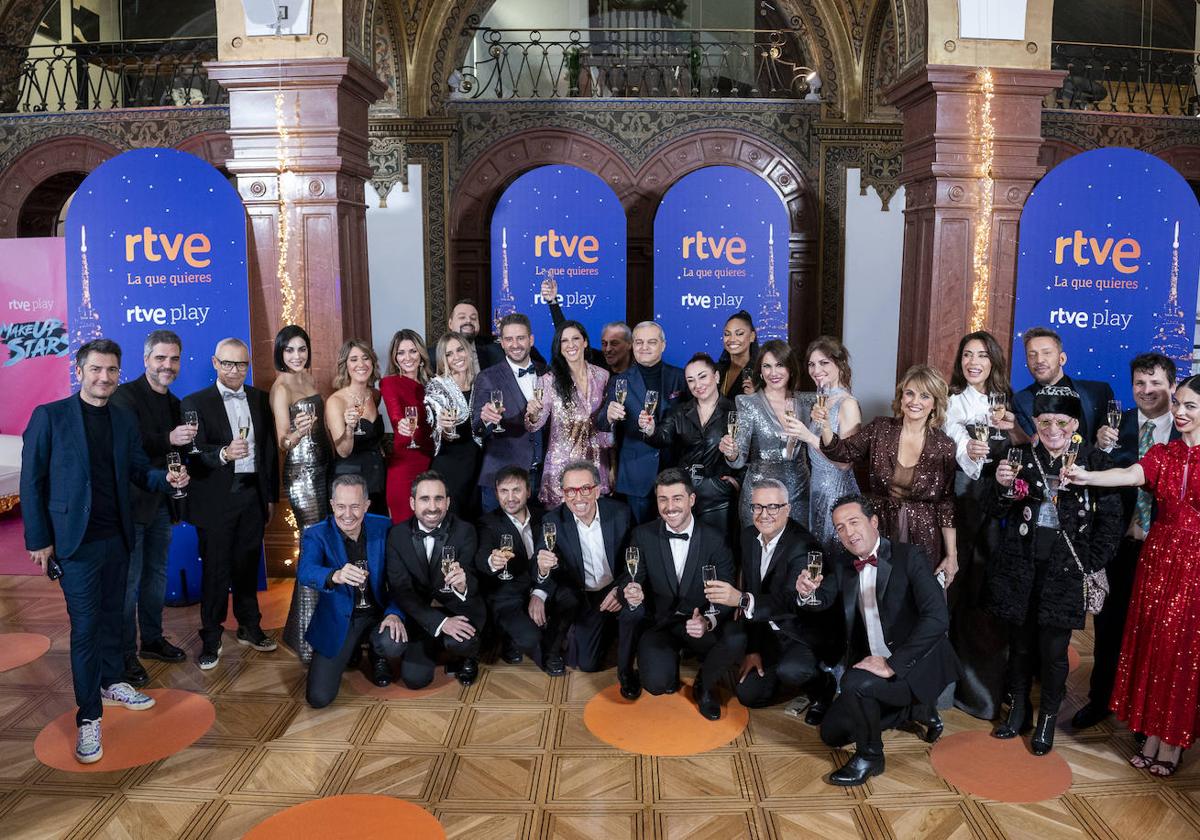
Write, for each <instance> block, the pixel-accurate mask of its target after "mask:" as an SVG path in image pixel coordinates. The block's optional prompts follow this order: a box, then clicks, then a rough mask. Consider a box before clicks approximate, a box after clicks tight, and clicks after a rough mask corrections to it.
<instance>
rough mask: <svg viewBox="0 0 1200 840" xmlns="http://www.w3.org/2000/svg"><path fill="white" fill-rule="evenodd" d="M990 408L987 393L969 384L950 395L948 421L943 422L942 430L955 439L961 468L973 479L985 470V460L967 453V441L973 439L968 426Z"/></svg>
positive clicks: (947, 409) (955, 451)
mask: <svg viewBox="0 0 1200 840" xmlns="http://www.w3.org/2000/svg"><path fill="white" fill-rule="evenodd" d="M989 408H990V406H989V404H988V396H987V394H981V393H980V392H979V391H976V390H975V389H974V388H972V387H971V386H970V385H968V386H967V387H966V388H965V389H964V390H963V391H962V393H959V394H954V395H952V396H951V397H950V402H949V404H948V405H947V407H946V421H945V423H943V424H942V431H943V432H945V433H946V434H948V435H949V436H950V439H951V440H952V441H954V457H955V459H956V460H957V461H958V466H959V469H961V470H962V471H963V472H964V473H966V475H967V478H969V479H971V480H972V481H974V480H975V479H977V478H979V475H980V473H982V472H983V461H973V460H971V457H970V456H969V455H967V441H969V440H971V433H970V432H969V431H967V426H968V425H974V424H975V420H976V418H978V417H979V416H980V415H984V414H987V413H988V410H989Z"/></svg>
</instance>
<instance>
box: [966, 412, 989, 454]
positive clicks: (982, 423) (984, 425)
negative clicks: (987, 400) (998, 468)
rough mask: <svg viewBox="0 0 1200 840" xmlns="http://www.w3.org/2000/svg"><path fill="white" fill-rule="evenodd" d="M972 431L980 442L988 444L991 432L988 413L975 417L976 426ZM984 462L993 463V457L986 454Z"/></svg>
mask: <svg viewBox="0 0 1200 840" xmlns="http://www.w3.org/2000/svg"><path fill="white" fill-rule="evenodd" d="M971 432H972V434H974V436H975V440H977V441H979V442H980V443H984V444H986V443H987V442H988V435H989V434H990V427H989V426H988V415H986V414H981V415H979V416H978V417H976V418H975V426H974V428H972V430H971ZM983 463H985V464H990V463H992V459H991V458H988V457H987V456H984V459H983Z"/></svg>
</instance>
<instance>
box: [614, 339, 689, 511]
mask: <svg viewBox="0 0 1200 840" xmlns="http://www.w3.org/2000/svg"><path fill="white" fill-rule="evenodd" d="M666 349H667V340H666V337H665V336H664V335H663V331H662V327H660V326H659V325H658V324H656V323H654V322H653V321H643V322H642V323H640V324H638V325H637V326H636V327H634V328H633V359H634V365H633V366H632V367H630V368H629V369H628V370H627V371H625V373H623V374H621V375H615V374H614V375H613V376H612V377H611V378H610V379H609V380H608V389H607V391H606V393H605V399H606V400H607V401H608V410H607V411H606V412H604V413H603V414H601V415H600V417H599V418H598V420H597V423H596V427H597V428H598V429H599V430H600V431H602V432H609V431H611V432H613V434H614V436H615V438H616V446H617V449H618V453H619V454H618V459H617V483H616V487H614V488H613V490H614V491H615V492H617V493H620V494H623V496H624V498H625V501H626V503H627V504H628V505H629V509H630V510H631V511H632V512H633V518H634V522H635V524H637V523H641V522H646V521H648V520H649V519H650V518H651V517H652V516H653V515H654V512H655V507H654V499H653V496H652V492H653V490H654V477H655V476H657V475H658V473H659V470H660V469H662V467H663V466H667V465H665V464H661V463H660V456H661V455H662V453H663V452H665V450H659V449H657V448H655V447H653V446H651V445H650V444H649V443H647V442H646V432H645V430H646V429H647V428H649V426H650V424H649V420H650V415H649V414H647V413H646V393H647V392H648V391H656V392H657V393H658V403H657V404H656V405H655V407H654V418H653V419H654V422H655V424H658V423H661V422H662V418H663V415H664V414H666V413H667V411H668V410H669V409H670V408H671V407H672V406H674V405H676V404H677V403H678V402H680V400H681V399H683V398H686V397H687V386H686V383H685V381H684V377H683V371H682V370H680V369H679V368H677V367H675V366H674V365H669V364H667V363H666V362H664V361H663V360H662V357H663V351H664V350H666ZM621 380H625V381H626V382H627V383H628V389H629V390H628V395H627V396H626V397H625V401H624V402H623V403H622V402H621V401H619V400H618V399H617V391H616V387H617V382H618V381H621Z"/></svg>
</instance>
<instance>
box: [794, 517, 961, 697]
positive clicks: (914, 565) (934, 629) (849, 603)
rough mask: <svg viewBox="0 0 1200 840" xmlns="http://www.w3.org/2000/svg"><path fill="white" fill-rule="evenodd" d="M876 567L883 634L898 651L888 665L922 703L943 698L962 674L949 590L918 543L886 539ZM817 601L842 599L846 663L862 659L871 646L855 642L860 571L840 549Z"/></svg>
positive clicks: (823, 606) (822, 604)
mask: <svg viewBox="0 0 1200 840" xmlns="http://www.w3.org/2000/svg"><path fill="white" fill-rule="evenodd" d="M877 562H878V567H877V571H876V573H875V597H876V601H877V602H878V604H879V623H880V625H881V626H882V628H883V639H884V642H885V643H886V644H887V647H888V650H890V651H891V653H892V655H891V656H890V657H889V658H888V660H887V663H888V666H889V667H890V668H891V669H892V670H893V671H895V672H896V673H895V677H894V679H897V680H904V681H906V682H907V683H908V685H909V687H910V688H911V689H912V692H913V694H914V695H916V697H917V699H919V700H920V701H921V702H922V703H924V704H926V705H931V704H934V703H936V702H937V698H938V695H940V694H941V693H942V690H943V689H945V687H946V686H948V685H949V684H950V683H952V682H954V681H955V680H956V679H958V677H959V667H958V658H957V657H956V656H955V655H954V650H953V649H952V648H951V647H950V640H949V638H947V635H946V634H947V631H948V630H949V628H950V611H949V609H947V607H946V594H945V592H943V591H942V587H941V584H939V583H938V582H937V578H935V577H934V576H933V570H932V568H931V567H930V565H929V560H928V559H927V558H926V556H925V552H923V551H922V550H921V549H919V548H917V547H916V546H913V545H906V544H905V543H893V542H891V541H890V540H887V539H883V540H881V541H880V545H879V554H878V556H877ZM815 594H816V600H817V603H816V605H815V606H806V607H801V609H811V610H822V609H826V608H828V607H830V606H832V605H833V604H835V603H838V602H839V601H840V602H841V605H842V616H843V620H844V623H845V631H846V638H847V639H849V640H851V642H850V644H849V645H847V657H846V661H845V665H846V667H852V666H853V665H854V664H855V663H856V662H859V661H861V660H862V659H863V658H864V657H866V656H867V655H868V654H869V653H870V651H869V650H861V649H859V646H858V645H856V644H854V641H853V640H854V639H855V633H854V626H855V623H856V622H861V621H862V618H861V616H860V611H859V606H858V572H856V571H855V570H854V558H853V557H852V556H851V555H850V554H849V553H848V552H845V551H839V552H838V554H837V556H835V557H834V558H833V562H831V563H828V564H827V568H826V569H825V580H824V581H822V583H821V586H820V588H819V589H817V591H816V593H815Z"/></svg>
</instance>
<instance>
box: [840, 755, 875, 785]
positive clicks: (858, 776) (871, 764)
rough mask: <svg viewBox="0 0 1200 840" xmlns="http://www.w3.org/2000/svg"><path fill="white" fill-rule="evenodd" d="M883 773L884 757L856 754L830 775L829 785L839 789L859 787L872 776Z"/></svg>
mask: <svg viewBox="0 0 1200 840" xmlns="http://www.w3.org/2000/svg"><path fill="white" fill-rule="evenodd" d="M882 773H883V756H878V757H875V756H864V755H861V754H859V753H855V754H854V757H853V758H851V759H850V760H849V761H847V762H846V763H845V764H843V765H842V766H841V767H839V768H838V769H837V770H834V771H833V772H832V773H830V774H829V783H830V784H831V785H838V786H839V787H857V786H858V785H861V784H863V783H864V782H866V781H867V779H869V778H871V777H872V776H879V775H881V774H882Z"/></svg>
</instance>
